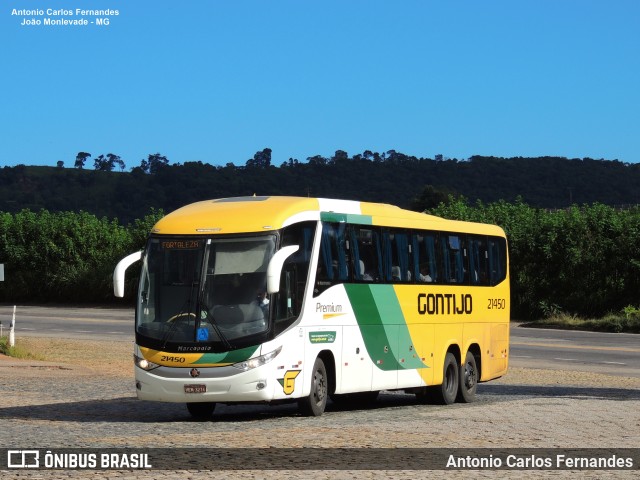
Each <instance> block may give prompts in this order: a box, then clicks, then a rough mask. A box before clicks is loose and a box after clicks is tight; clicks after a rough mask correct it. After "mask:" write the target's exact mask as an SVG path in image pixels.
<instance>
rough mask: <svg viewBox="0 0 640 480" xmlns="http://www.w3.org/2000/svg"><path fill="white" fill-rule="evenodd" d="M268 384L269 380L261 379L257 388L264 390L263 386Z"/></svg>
mask: <svg viewBox="0 0 640 480" xmlns="http://www.w3.org/2000/svg"><path fill="white" fill-rule="evenodd" d="M266 386H267V381H266V380H260V381H259V382H258V383H257V384H256V389H257V390H262V389H263V388H265V387H266Z"/></svg>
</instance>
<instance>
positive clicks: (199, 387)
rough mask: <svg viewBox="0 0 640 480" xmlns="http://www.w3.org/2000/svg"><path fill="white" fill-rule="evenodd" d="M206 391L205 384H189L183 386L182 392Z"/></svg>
mask: <svg viewBox="0 0 640 480" xmlns="http://www.w3.org/2000/svg"><path fill="white" fill-rule="evenodd" d="M206 391H207V386H206V385H201V384H189V385H185V386H184V393H205V392H206Z"/></svg>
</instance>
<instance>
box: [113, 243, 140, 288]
mask: <svg viewBox="0 0 640 480" xmlns="http://www.w3.org/2000/svg"><path fill="white" fill-rule="evenodd" d="M141 258H142V251H140V252H135V253H132V254H131V255H127V256H126V257H124V258H123V259H122V260H120V261H119V262H118V264H117V265H116V268H115V270H114V271H113V294H114V295H115V296H116V297H120V298H122V297H124V272H125V270H126V269H127V268H129V267H130V266H131V264H132V263H135V262H137V261H138V260H140V259H141Z"/></svg>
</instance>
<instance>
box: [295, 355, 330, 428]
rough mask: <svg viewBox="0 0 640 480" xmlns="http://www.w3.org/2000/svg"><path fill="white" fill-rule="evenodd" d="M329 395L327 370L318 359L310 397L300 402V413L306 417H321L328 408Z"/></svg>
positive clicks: (312, 376) (314, 365)
mask: <svg viewBox="0 0 640 480" xmlns="http://www.w3.org/2000/svg"><path fill="white" fill-rule="evenodd" d="M328 393H329V388H328V379H327V369H326V368H325V366H324V362H323V361H322V359H321V358H319V357H318V358H316V361H315V363H314V364H313V374H312V375H311V392H310V393H309V396H308V397H304V398H301V399H300V400H299V401H298V406H299V408H300V411H301V412H302V413H303V414H304V415H308V416H314V417H319V416H320V415H322V414H323V413H324V409H325V407H326V406H327V396H328Z"/></svg>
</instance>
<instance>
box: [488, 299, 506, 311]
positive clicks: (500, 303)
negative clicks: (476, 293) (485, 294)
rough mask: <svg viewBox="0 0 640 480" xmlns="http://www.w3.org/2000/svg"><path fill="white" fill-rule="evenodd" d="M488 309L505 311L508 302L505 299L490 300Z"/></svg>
mask: <svg viewBox="0 0 640 480" xmlns="http://www.w3.org/2000/svg"><path fill="white" fill-rule="evenodd" d="M487 308H488V309H489V310H504V309H505V308H507V301H506V300H505V299H504V298H490V299H489V304H488V305H487Z"/></svg>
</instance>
